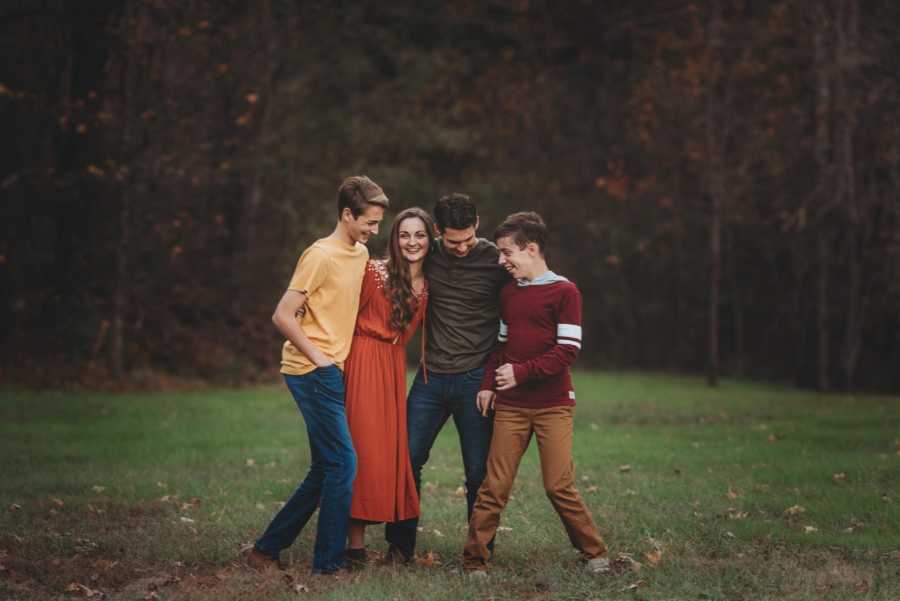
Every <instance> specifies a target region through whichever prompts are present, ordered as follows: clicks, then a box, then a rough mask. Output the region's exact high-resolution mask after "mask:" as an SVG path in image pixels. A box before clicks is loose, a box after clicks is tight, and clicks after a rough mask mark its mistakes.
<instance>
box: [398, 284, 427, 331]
mask: <svg viewBox="0 0 900 601" xmlns="http://www.w3.org/2000/svg"><path fill="white" fill-rule="evenodd" d="M426 286H427V284H426ZM418 302H419V304H418V306H417V307H416V313H415V315H413V318H412V320H411V321H410V322H409V325H408V326H406V331H405V332H403V343H404V344H406V343H407V342H409V339H410V338H412V337H413V335H414V334H415V333H416V330H418V329H419V325H420V324H421V323H422V318H423V317H425V312H426V311H428V293H427V292H426V293H425V294H423V295H422V296H421V297H419V299H418ZM422 335H423V336H424V335H425V334H424V333H423V334H422Z"/></svg>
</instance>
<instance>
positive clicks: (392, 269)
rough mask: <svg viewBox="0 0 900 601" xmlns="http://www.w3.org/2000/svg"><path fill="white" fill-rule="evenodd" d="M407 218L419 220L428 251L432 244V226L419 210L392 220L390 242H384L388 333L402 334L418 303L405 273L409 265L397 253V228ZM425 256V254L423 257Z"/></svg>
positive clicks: (407, 273) (413, 208)
mask: <svg viewBox="0 0 900 601" xmlns="http://www.w3.org/2000/svg"><path fill="white" fill-rule="evenodd" d="M410 218H417V219H421V220H422V223H423V224H424V225H425V233H426V234H427V235H428V250H427V252H431V246H432V243H433V242H434V222H433V221H432V220H431V215H429V214H428V213H427V212H425V211H424V210H422V209H420V208H419V207H411V208H409V209H405V210H403V211H400V213H399V214H398V215H397V217H395V218H394V223H393V225H392V226H391V238H390V241H389V242H388V259H387V271H388V285H387V286H386V287H385V290H384V292H385V294H386V295H387V297H388V298H389V299H390V301H391V329H392V330H394V331H397V332H403V331H404V330H405V329H406V326H408V325H409V322H410V321H412V318H413V316H414V315H415V314H416V309H418V301H417V300H416V295H415V293H414V292H413V288H412V275H411V274H410V272H409V262H408V261H407V260H406V259H404V258H403V252H402V251H401V250H400V224H402V223H403V222H404V221H405V220H407V219H410ZM426 256H427V254H426Z"/></svg>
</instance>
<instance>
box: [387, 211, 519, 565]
mask: <svg viewBox="0 0 900 601" xmlns="http://www.w3.org/2000/svg"><path fill="white" fill-rule="evenodd" d="M434 218H435V224H436V225H435V227H436V228H437V230H438V231H437V234H438V235H439V236H440V238H439V239H438V240H436V241H435V245H434V247H433V248H432V251H431V252H430V253H429V255H428V259H427V260H426V264H425V275H426V276H427V277H428V286H429V289H428V314H427V316H426V322H425V323H426V326H425V336H426V354H425V357H426V361H425V365H424V369H423V368H420V369H419V371H418V373H417V374H416V378H415V380H414V382H413V385H412V388H411V389H410V391H409V397H408V399H407V428H408V432H409V454H410V461H411V462H412V469H413V475H414V477H415V480H416V487H417V488H420V487H421V477H422V466H424V465H425V463H426V462H427V461H428V455H429V453H430V452H431V447H432V445H433V444H434V440H435V438H437V435H438V433H439V432H440V431H441V428H442V427H443V426H444V423H446V421H447V419H448V418H450V417H451V416H452V417H453V422H454V423H455V424H456V430H457V433H458V434H459V443H460V448H461V450H462V458H463V468H464V470H465V475H466V481H465V485H466V506H467V509H468V515H469V516H471V514H472V505H473V504H474V502H475V496H476V495H477V493H478V488H479V487H480V486H481V482H482V480H484V476H485V473H486V468H485V464H486V461H487V455H488V451H489V450H490V446H491V430H492V428H491V424H492V422H491V417H490V416H483V415H481V413H480V412H479V411H478V409H477V407H476V406H475V396H476V394H477V393H478V390H479V388H480V385H481V377H482V375H483V373H484V367H483V366H484V363H485V360H486V359H487V356H488V354H489V353H490V351H491V350H492V349H493V347H494V344H495V342H496V340H497V332H498V329H499V324H500V307H499V297H500V289H501V288H502V287H503V286H504V285H505V284H506V283H507V282H508V281H509V275H508V274H507V272H506V270H504V269H503V268H501V267H500V265H499V263H498V258H499V253H498V252H497V247H496V246H494V244H493V243H492V242H489V241H487V240H485V239H483V238H478V237H477V236H476V230H477V229H478V212H477V210H476V209H475V205H474V204H473V203H472V201H471V200H470V199H469V197H467V196H465V195H463V194H449V195H447V196H444V197H443V198H441V199H440V200H439V201H438V203H437V205H435V207H434ZM418 523H419V521H418V518H416V519H412V520H405V521H403V522H396V523H392V524H388V525H387V528H386V529H385V538H386V539H387V541H388V542H389V543H390V549H389V551H388V554H389V557H392V558H395V559H397V560H401V561H409V560H410V559H411V558H412V556H413V554H414V552H415V546H416V530H417V527H418Z"/></svg>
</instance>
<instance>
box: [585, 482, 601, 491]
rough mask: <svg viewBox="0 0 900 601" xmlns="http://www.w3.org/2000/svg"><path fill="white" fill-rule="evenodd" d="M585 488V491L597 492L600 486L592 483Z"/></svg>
mask: <svg viewBox="0 0 900 601" xmlns="http://www.w3.org/2000/svg"><path fill="white" fill-rule="evenodd" d="M586 490H587V492H597V491H598V490H600V487H599V486H597V485H596V484H592V485H590V486H588V487H587V489H586Z"/></svg>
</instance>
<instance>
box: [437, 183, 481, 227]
mask: <svg viewBox="0 0 900 601" xmlns="http://www.w3.org/2000/svg"><path fill="white" fill-rule="evenodd" d="M434 220H435V221H436V222H437V225H438V229H439V230H441V233H443V232H444V230H446V229H447V228H448V227H449V228H450V229H454V230H464V229H466V228H469V227H472V226H474V225H475V224H476V223H478V210H477V209H476V208H475V203H474V202H472V199H471V198H469V197H468V196H466V195H465V194H460V193H458V192H454V193H453V194H445V195H444V196H441V198H440V200H438V201H437V204H435V205H434Z"/></svg>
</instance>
